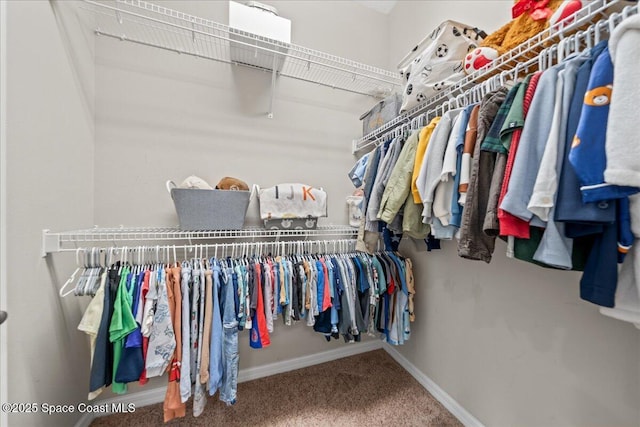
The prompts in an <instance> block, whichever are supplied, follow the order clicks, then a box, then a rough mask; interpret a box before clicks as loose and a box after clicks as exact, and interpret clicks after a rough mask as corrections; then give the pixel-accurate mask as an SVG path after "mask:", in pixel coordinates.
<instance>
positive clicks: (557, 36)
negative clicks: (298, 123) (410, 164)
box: [352, 0, 636, 154]
mask: <svg viewBox="0 0 640 427" xmlns="http://www.w3.org/2000/svg"><path fill="white" fill-rule="evenodd" d="M631 5H633V6H631ZM635 5H636V2H634V1H628V0H595V1H590V2H587V4H586V5H585V6H583V8H582V9H580V10H579V11H578V12H576V14H575V15H574V16H573V17H570V18H569V19H567V20H566V21H564V22H561V23H557V24H556V25H554V26H553V27H550V28H547V29H545V30H544V31H542V32H540V33H538V34H537V35H535V36H534V37H532V38H530V39H529V40H527V41H525V42H523V43H521V44H520V45H518V46H516V47H515V48H513V49H511V50H510V51H509V52H507V53H505V54H504V55H502V56H500V57H498V58H497V59H495V60H494V61H492V62H491V63H490V64H489V65H488V66H487V67H485V68H482V69H480V70H478V71H476V72H474V73H473V74H470V75H468V76H466V77H465V78H463V79H462V80H460V81H458V82H457V83H454V84H453V85H452V86H450V87H449V88H447V89H445V90H443V91H442V93H440V94H438V95H436V96H434V97H431V98H430V99H428V100H427V101H426V102H424V103H423V104H420V105H418V106H416V107H414V108H412V109H411V110H409V111H406V112H404V113H402V114H401V115H399V116H398V117H396V118H395V119H393V120H391V121H389V122H387V123H386V124H384V125H382V126H380V127H379V128H377V129H375V130H374V131H372V132H370V133H369V134H367V135H365V136H363V137H362V138H359V139H355V140H353V141H352V153H354V154H355V153H357V152H358V151H361V150H363V149H365V148H368V147H370V146H371V145H372V144H373V143H374V142H375V141H376V140H378V139H379V138H380V137H381V136H383V135H385V134H389V132H390V131H393V130H394V129H395V128H397V127H398V126H402V125H404V124H406V123H408V122H410V121H411V120H412V119H414V118H416V117H418V116H420V115H422V114H424V113H426V112H428V111H430V110H432V109H433V108H435V107H436V106H438V105H440V104H442V103H443V102H444V101H448V100H451V99H452V98H455V97H456V96H460V95H461V94H464V93H465V92H466V91H467V90H469V89H470V88H471V87H473V86H474V85H476V84H478V83H480V82H482V81H483V80H484V79H487V78H490V77H491V76H494V75H496V73H497V74H499V73H500V72H503V71H507V70H512V69H514V68H515V67H516V66H517V65H518V64H520V66H522V65H523V64H525V63H527V62H530V61H534V62H535V61H536V60H537V59H536V58H537V56H538V55H539V54H540V52H541V51H542V50H544V48H545V47H548V46H551V45H553V44H554V43H555V42H559V41H560V40H562V39H564V38H565V37H566V36H570V35H573V34H574V33H576V32H577V31H579V30H580V28H583V27H585V26H588V25H593V24H594V22H595V21H597V20H598V19H600V18H601V17H607V16H608V14H610V13H614V12H621V11H622V10H623V9H625V8H629V7H632V8H633V7H635ZM561 24H562V25H561Z"/></svg>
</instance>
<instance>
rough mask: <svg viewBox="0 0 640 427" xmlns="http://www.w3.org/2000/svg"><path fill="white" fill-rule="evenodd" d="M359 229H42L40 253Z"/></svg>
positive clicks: (351, 233) (343, 233)
mask: <svg viewBox="0 0 640 427" xmlns="http://www.w3.org/2000/svg"><path fill="white" fill-rule="evenodd" d="M357 235H358V229H357V228H354V227H350V226H347V225H327V226H319V227H318V228H317V229H315V230H268V229H264V228H259V227H250V228H245V229H242V230H201V231H185V230H180V229H178V228H172V227H167V228H153V227H132V228H125V227H120V228H99V227H96V228H88V229H85V230H73V231H63V232H52V231H50V230H43V232H42V256H46V255H47V254H50V253H55V252H63V251H70V250H76V249H77V248H79V247H81V246H82V245H86V244H89V243H91V244H107V243H108V244H112V245H113V246H117V245H118V243H126V242H138V243H140V244H142V243H148V242H167V243H168V242H172V243H176V242H188V243H189V244H191V243H192V242H205V241H211V240H242V241H247V240H255V239H262V240H270V241H279V240H280V239H290V238H299V239H307V238H311V237H332V238H343V239H344V238H350V239H352V238H355V237H356V236H357Z"/></svg>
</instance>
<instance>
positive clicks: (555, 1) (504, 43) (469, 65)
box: [464, 0, 583, 74]
mask: <svg viewBox="0 0 640 427" xmlns="http://www.w3.org/2000/svg"><path fill="white" fill-rule="evenodd" d="M582 5H583V1H580V0H569V1H564V0H516V1H515V5H514V6H513V8H512V16H513V20H512V21H511V22H509V23H507V24H505V25H503V26H502V27H501V28H500V29H498V30H497V31H496V32H494V33H493V34H489V36H487V37H486V38H485V39H484V40H483V41H482V43H480V45H479V46H478V48H477V49H474V50H473V51H471V52H469V54H468V55H467V56H466V57H465V62H464V71H465V72H466V73H467V74H471V73H473V72H474V71H477V70H479V69H481V68H483V67H484V66H486V65H487V64H489V63H491V62H492V61H493V60H495V59H496V58H498V57H499V56H501V55H503V54H504V53H506V52H508V51H510V50H511V49H513V48H514V47H516V46H518V45H519V44H521V43H523V42H525V41H527V40H528V39H530V38H531V37H533V36H535V35H536V34H538V33H539V32H541V31H543V30H544V29H545V28H548V27H549V26H551V25H554V24H555V23H557V22H559V21H562V20H563V19H565V18H567V17H569V16H571V15H573V14H574V13H576V12H577V11H578V10H580V9H581V8H582ZM566 22H567V23H568V22H571V20H568V21H566Z"/></svg>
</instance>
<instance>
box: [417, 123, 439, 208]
mask: <svg viewBox="0 0 640 427" xmlns="http://www.w3.org/2000/svg"><path fill="white" fill-rule="evenodd" d="M439 121H440V117H435V118H434V119H433V120H431V123H429V124H428V125H427V126H425V127H423V128H422V130H421V131H420V139H419V140H418V148H417V150H416V160H415V161H414V163H413V174H412V176H411V194H412V195H413V201H414V202H415V203H416V204H421V203H422V199H421V198H420V193H418V187H417V186H416V181H417V180H418V174H419V173H420V167H421V166H422V161H423V160H424V155H425V153H426V152H427V146H428V145H429V140H430V139H431V134H432V133H433V130H434V129H435V128H436V125H437V124H438V122H439Z"/></svg>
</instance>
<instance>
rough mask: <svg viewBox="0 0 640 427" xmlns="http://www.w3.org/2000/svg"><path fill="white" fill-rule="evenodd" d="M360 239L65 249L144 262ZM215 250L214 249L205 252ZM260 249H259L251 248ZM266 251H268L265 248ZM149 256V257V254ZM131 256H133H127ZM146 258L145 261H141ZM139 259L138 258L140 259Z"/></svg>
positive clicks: (285, 250)
mask: <svg viewBox="0 0 640 427" xmlns="http://www.w3.org/2000/svg"><path fill="white" fill-rule="evenodd" d="M355 244H356V241H355V240H353V239H337V240H290V241H287V242H284V241H279V242H275V241H270V242H224V243H203V244H189V245H155V246H153V245H140V246H107V247H92V248H88V247H87V248H76V249H68V250H65V252H75V253H76V254H78V256H77V257H76V262H77V263H78V264H83V257H82V256H81V254H85V255H86V254H89V253H91V252H94V251H96V252H98V253H101V254H108V255H110V256H111V255H117V254H121V255H122V254H123V253H127V254H130V255H133V254H135V257H136V258H133V257H132V258H131V260H132V261H133V263H134V264H140V263H141V262H148V261H147V260H148V259H150V258H153V257H152V256H150V255H151V254H158V256H160V254H162V256H163V257H165V258H164V259H166V257H168V256H172V257H173V256H174V255H173V254H174V253H175V257H176V258H177V259H178V261H179V260H180V259H179V258H183V259H189V258H193V257H199V256H205V254H207V253H208V255H210V256H214V257H216V256H217V255H216V254H218V252H216V251H217V250H219V251H221V252H220V253H219V254H220V255H222V254H227V255H225V256H228V255H229V252H228V250H231V251H232V254H233V255H231V256H235V255H238V256H240V255H245V256H251V255H265V254H272V255H273V256H276V255H285V254H290V253H299V254H302V253H347V252H355ZM204 251H213V252H204ZM250 251H257V252H250ZM265 251H266V252H265ZM145 257H146V258H145ZM127 259H129V257H127ZM137 260H143V261H137ZM136 261H137V262H136Z"/></svg>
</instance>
